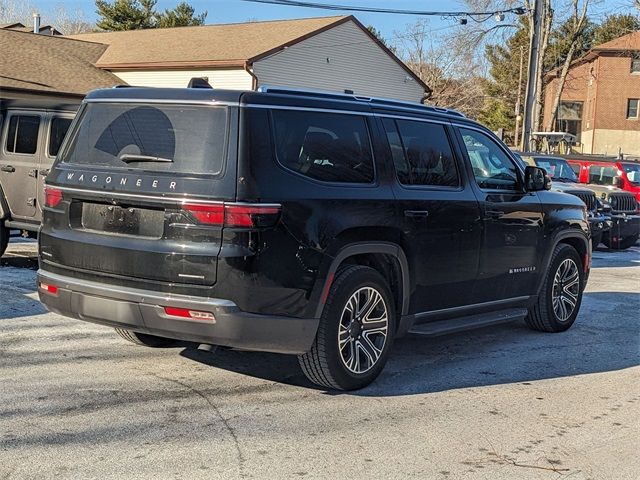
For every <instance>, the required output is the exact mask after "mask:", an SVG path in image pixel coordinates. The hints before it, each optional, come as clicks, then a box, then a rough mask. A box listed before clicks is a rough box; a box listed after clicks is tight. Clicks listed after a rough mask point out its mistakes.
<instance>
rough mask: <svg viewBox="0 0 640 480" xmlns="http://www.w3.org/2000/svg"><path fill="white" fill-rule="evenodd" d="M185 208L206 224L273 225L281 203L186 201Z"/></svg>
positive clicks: (276, 220)
mask: <svg viewBox="0 0 640 480" xmlns="http://www.w3.org/2000/svg"><path fill="white" fill-rule="evenodd" d="M183 208H184V209H185V210H186V211H188V212H189V213H191V215H193V216H194V217H195V219H196V220H197V221H198V222H200V223H202V224H205V225H217V226H220V227H223V226H224V227H272V226H273V225H275V224H276V223H277V222H278V218H279V217H280V211H281V209H282V207H281V206H280V205H264V204H234V203H220V204H216V205H205V204H198V203H186V204H184V205H183Z"/></svg>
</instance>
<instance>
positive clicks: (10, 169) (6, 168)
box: [0, 165, 16, 173]
mask: <svg viewBox="0 0 640 480" xmlns="http://www.w3.org/2000/svg"><path fill="white" fill-rule="evenodd" d="M0 170H2V171H3V172H7V173H13V172H15V171H16V167H14V166H12V165H3V166H2V168H0Z"/></svg>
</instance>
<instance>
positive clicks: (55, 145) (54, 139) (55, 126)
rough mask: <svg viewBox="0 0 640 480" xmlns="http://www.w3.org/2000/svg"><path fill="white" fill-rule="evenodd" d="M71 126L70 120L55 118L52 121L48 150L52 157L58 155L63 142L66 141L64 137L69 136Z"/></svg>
mask: <svg viewBox="0 0 640 480" xmlns="http://www.w3.org/2000/svg"><path fill="white" fill-rule="evenodd" d="M70 125H71V119H70V118H62V117H53V118H52V119H51V129H50V131H49V150H48V153H49V156H50V157H55V156H56V155H57V154H58V150H60V145H61V144H62V140H64V136H65V135H66V134H67V130H69V126H70Z"/></svg>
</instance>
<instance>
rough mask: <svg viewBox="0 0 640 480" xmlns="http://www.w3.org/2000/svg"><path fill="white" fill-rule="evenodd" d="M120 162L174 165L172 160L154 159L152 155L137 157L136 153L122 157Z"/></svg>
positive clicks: (125, 154)
mask: <svg viewBox="0 0 640 480" xmlns="http://www.w3.org/2000/svg"><path fill="white" fill-rule="evenodd" d="M120 160H122V161H123V162H125V163H129V162H162V163H173V159H171V158H163V157H154V156H152V155H137V154H135V153H124V154H122V155H120Z"/></svg>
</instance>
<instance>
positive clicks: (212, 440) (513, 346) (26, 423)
mask: <svg viewBox="0 0 640 480" xmlns="http://www.w3.org/2000/svg"><path fill="white" fill-rule="evenodd" d="M34 255H35V244H34V243H33V242H22V243H16V244H13V245H10V247H9V251H8V254H7V256H6V257H5V258H3V259H2V260H0V479H9V478H11V479H14V478H15V479H30V478H33V479H36V478H37V479H48V478H56V479H60V478H74V479H75V478H83V479H85V478H96V479H98V478H99V479H111V478H122V479H138V478H140V479H146V478H149V479H151V478H154V479H155V478H163V479H164V478H172V479H183V478H184V479H189V480H195V479H205V478H206V479H212V478H224V479H231V478H268V479H277V478H305V479H309V478H332V479H334V478H340V479H343V478H344V479H347V478H349V479H350V478H376V479H378V478H399V479H402V478H424V479H448V480H451V479H467V478H469V479H491V480H494V479H558V478H571V479H572V480H578V479H593V480H600V479H615V480H627V479H629V480H636V479H638V478H639V475H640V474H639V473H638V472H640V367H639V366H638V365H639V364H640V362H639V360H640V248H638V247H634V248H632V249H630V250H628V251H626V252H619V253H613V252H608V251H597V252H595V253H594V262H593V267H594V268H593V271H592V274H591V279H590V282H589V285H588V288H587V292H586V294H585V298H584V302H583V305H582V310H581V313H580V316H579V318H578V320H577V323H576V324H575V325H574V327H573V328H572V329H571V330H569V331H568V332H565V333H563V334H555V335H554V334H543V333H536V332H532V331H529V330H528V329H527V328H526V327H525V326H524V325H523V324H520V323H514V324H508V325H502V326H498V327H491V328H486V329H482V330H477V331H475V332H468V333H462V334H457V335H453V336H448V337H440V338H434V339H425V338H421V337H413V336H409V337H407V338H404V339H401V340H399V341H398V342H397V343H396V345H395V347H394V351H393V354H392V358H391V361H390V363H389V364H388V365H387V368H386V369H385V371H384V372H383V374H382V376H381V377H380V378H379V379H378V381H377V382H375V383H374V384H373V385H372V386H370V387H368V388H366V389H364V390H362V391H359V392H351V393H344V394H332V393H327V392H325V391H322V390H318V389H316V388H314V387H312V386H311V385H310V384H309V383H308V382H307V381H306V380H305V378H304V377H303V375H302V373H301V372H300V371H299V369H298V365H297V361H296V359H295V358H294V357H287V356H279V355H271V354H261V353H249V352H238V351H230V350H218V351H217V352H215V353H213V354H212V353H209V352H203V351H198V350H194V349H190V348H185V347H181V348H174V349H168V350H155V349H148V348H144V347H136V346H133V345H130V344H127V343H126V342H125V341H123V340H121V339H119V337H117V336H116V335H115V334H114V333H113V332H112V331H111V330H110V329H109V328H106V327H100V326H97V325H92V324H87V323H83V322H80V321H76V320H71V319H67V318H64V317H61V316H58V315H55V314H52V313H48V312H47V311H46V310H45V309H44V308H43V307H42V305H41V304H40V303H39V302H38V299H37V293H36V291H35V283H34V282H35V269H36V268H37V266H36V261H35V258H34Z"/></svg>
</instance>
